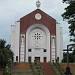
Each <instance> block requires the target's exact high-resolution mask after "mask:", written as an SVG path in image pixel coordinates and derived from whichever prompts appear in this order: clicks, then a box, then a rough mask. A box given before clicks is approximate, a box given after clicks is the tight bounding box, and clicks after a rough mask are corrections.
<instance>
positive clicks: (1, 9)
mask: <svg viewBox="0 0 75 75" xmlns="http://www.w3.org/2000/svg"><path fill="white" fill-rule="evenodd" d="M36 1H37V0H0V39H4V40H6V42H7V44H10V35H11V25H15V22H16V21H18V20H20V18H21V17H23V16H25V15H27V14H28V13H30V12H32V11H34V10H36V9H37V8H36ZM40 2H41V7H40V9H41V10H42V11H44V12H45V13H47V14H48V15H50V16H51V17H53V18H54V19H56V21H57V22H58V23H60V26H61V27H62V28H63V48H66V45H67V44H69V39H70V38H69V29H68V26H69V25H68V23H67V22H66V21H63V18H62V16H61V14H62V13H63V12H64V8H65V7H66V6H67V5H66V4H65V3H62V0H40Z"/></svg>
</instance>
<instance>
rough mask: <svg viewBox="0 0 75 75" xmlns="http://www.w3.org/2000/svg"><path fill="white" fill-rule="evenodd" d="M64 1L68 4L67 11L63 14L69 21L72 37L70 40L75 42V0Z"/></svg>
mask: <svg viewBox="0 0 75 75" xmlns="http://www.w3.org/2000/svg"><path fill="white" fill-rule="evenodd" d="M63 3H66V4H68V6H67V7H66V8H65V12H64V13H63V14H62V17H63V19H64V20H67V21H68V24H70V26H69V33H70V36H72V38H71V39H70V41H73V42H75V0H63Z"/></svg>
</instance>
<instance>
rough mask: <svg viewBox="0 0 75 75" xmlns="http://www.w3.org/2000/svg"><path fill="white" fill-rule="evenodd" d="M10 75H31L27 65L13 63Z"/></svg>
mask: <svg viewBox="0 0 75 75" xmlns="http://www.w3.org/2000/svg"><path fill="white" fill-rule="evenodd" d="M11 72H12V75H33V72H32V69H31V68H30V65H29V64H28V63H13V66H12V71H11Z"/></svg>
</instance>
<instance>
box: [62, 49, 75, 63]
mask: <svg viewBox="0 0 75 75" xmlns="http://www.w3.org/2000/svg"><path fill="white" fill-rule="evenodd" d="M68 60H69V62H70V63H74V62H75V50H73V52H72V53H69V55H68ZM62 62H64V63H66V62H67V53H65V52H64V53H63V60H62Z"/></svg>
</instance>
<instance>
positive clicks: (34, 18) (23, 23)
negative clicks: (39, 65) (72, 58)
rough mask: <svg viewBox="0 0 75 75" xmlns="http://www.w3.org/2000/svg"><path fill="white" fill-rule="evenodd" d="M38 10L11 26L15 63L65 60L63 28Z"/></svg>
mask: <svg viewBox="0 0 75 75" xmlns="http://www.w3.org/2000/svg"><path fill="white" fill-rule="evenodd" d="M36 5H37V9H36V10H34V11H32V12H30V13H28V14H27V15H25V16H23V17H22V18H20V20H19V21H17V22H16V23H15V25H11V50H12V51H13V53H14V62H34V61H38V62H52V61H53V60H54V61H56V60H58V61H59V62H61V60H62V58H63V45H62V44H63V38H62V27H60V24H59V23H57V21H56V20H55V19H54V18H52V17H51V16H50V15H48V14H46V13H45V12H43V11H42V10H40V9H39V7H40V2H39V0H38V1H37V3H36Z"/></svg>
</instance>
